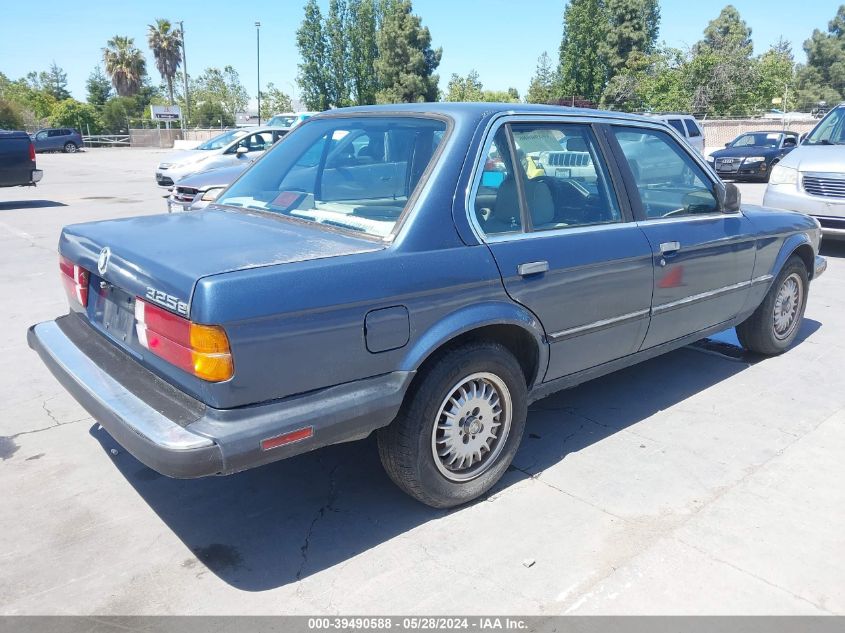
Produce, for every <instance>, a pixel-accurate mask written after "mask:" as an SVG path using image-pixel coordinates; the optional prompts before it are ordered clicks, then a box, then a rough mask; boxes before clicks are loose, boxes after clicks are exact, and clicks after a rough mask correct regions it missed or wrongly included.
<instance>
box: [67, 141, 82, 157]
mask: <svg viewBox="0 0 845 633" xmlns="http://www.w3.org/2000/svg"><path fill="white" fill-rule="evenodd" d="M78 149H79V148H78V147H77V146H76V143H71V142H70V141H68V142H67V143H65V154H75V153H76V150H78Z"/></svg>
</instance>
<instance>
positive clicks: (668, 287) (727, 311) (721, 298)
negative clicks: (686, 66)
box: [609, 125, 756, 348]
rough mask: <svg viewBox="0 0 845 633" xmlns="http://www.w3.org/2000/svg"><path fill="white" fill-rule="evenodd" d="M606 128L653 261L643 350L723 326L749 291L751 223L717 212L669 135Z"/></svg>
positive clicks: (708, 190) (699, 172) (693, 165)
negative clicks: (652, 295)
mask: <svg viewBox="0 0 845 633" xmlns="http://www.w3.org/2000/svg"><path fill="white" fill-rule="evenodd" d="M610 129H611V134H610V135H609V140H610V142H611V143H612V142H613V140H614V139H615V141H616V142H617V143H618V146H617V147H618V149H619V150H620V151H619V154H620V155H621V157H622V158H621V162H622V163H623V164H622V165H621V167H622V168H623V169H626V168H627V169H628V170H629V171H628V174H627V175H628V176H629V177H630V180H629V183H632V185H631V188H632V189H633V191H632V193H631V198H632V205H633V207H634V213H635V215H636V216H637V219H638V224H639V227H640V228H641V229H642V231H643V232H644V233H645V235H646V237H647V238H648V241H649V243H650V246H651V250H652V255H653V257H654V299H653V303H652V318H651V325H650V326H649V330H648V334H647V336H646V339H645V342H644V343H643V348H648V347H653V346H655V345H660V344H661V343H666V342H668V341H671V340H674V339H677V338H680V337H682V336H685V335H687V334H691V333H693V332H697V331H699V330H704V329H706V328H710V327H713V326H716V325H719V324H721V323H725V322H727V321H729V320H730V319H732V318H733V317H735V316H736V315H737V314H739V312H740V311H741V310H742V307H743V306H744V304H745V300H746V298H747V296H748V291H749V287H750V284H751V275H752V272H753V269H754V259H755V253H756V235H755V230H754V227H753V226H752V225H751V222H749V220H747V219H746V218H745V216H744V215H742V213H738V212H734V213H724V212H722V210H721V209H720V206H719V203H718V201H717V199H716V196H715V195H714V185H715V184H716V183H714V182H713V181H712V180H711V179H710V177H709V176H708V175H707V173H706V171H705V170H704V168H703V167H701V165H699V164H698V162H697V161H696V160H694V159H693V157H692V156H691V155H690V152H689V150H688V149H687V148H685V147H682V146H681V144H680V143H678V142H677V141H676V140H675V139H674V138H673V137H672V136H671V135H670V134H667V133H666V132H664V131H661V130H659V129H654V128H648V127H629V126H615V125H614V126H611V127H610Z"/></svg>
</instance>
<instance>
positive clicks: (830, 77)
mask: <svg viewBox="0 0 845 633" xmlns="http://www.w3.org/2000/svg"><path fill="white" fill-rule="evenodd" d="M804 52H805V53H806V54H807V64H806V65H805V66H802V67H800V68H799V69H798V78H797V79H798V86H799V88H800V95H799V97H800V102H801V106H802V107H805V108H809V107H813V106H815V105H816V104H818V102H820V101H825V102H827V103H835V102H837V101H840V100H841V99H842V97H843V96H845V5H841V6H840V7H839V10H838V11H837V12H836V16H835V17H834V18H833V19H832V20H831V21H830V22H829V23H828V25H827V32H826V33H824V32H822V31H820V30H818V29H816V30H814V31H813V34H812V35H811V36H810V38H809V39H808V40H807V41H805V42H804Z"/></svg>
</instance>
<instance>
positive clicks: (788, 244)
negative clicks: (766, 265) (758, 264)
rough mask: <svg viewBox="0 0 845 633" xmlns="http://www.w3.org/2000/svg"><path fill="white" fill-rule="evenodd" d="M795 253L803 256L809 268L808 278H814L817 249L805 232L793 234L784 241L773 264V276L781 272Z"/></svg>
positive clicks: (802, 259)
mask: <svg viewBox="0 0 845 633" xmlns="http://www.w3.org/2000/svg"><path fill="white" fill-rule="evenodd" d="M793 255H798V257H800V258H801V261H802V262H804V266H805V267H806V268H807V278H808V279H812V278H813V273H814V272H815V260H816V251H815V249H814V248H813V244H812V243H811V242H810V238H809V237H808V236H807V235H806V234H805V233H799V234H797V235H792V236H790V237H789V238H787V239H786V240H785V241H784V243H783V246H782V247H781V249H780V253H778V256H777V259H775V264H774V266H772V272H771V274H772V277H773V278H775V277H777V276H778V275H779V274H780V271H781V270H783V267H784V266H785V265H786V262H787V261H788V260H789V258H790V257H792V256H793Z"/></svg>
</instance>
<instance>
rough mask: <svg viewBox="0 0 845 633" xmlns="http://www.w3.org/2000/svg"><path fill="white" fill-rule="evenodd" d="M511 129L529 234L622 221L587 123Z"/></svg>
mask: <svg viewBox="0 0 845 633" xmlns="http://www.w3.org/2000/svg"><path fill="white" fill-rule="evenodd" d="M511 130H512V133H513V140H514V149H515V150H516V153H517V157H518V159H519V160H518V162H519V167H520V169H519V173H520V178H521V182H522V190H523V193H524V195H525V203H526V206H527V210H528V218H529V219H530V221H531V228H532V230H534V231H547V230H551V229H565V228H568V227H576V226H589V225H592V224H607V223H611V222H620V221H621V220H622V213H621V212H620V210H619V206H618V204H617V201H616V197H615V196H614V195H613V194H612V192H611V187H610V183H609V181H610V179H609V177H608V173H607V169H606V167H605V165H604V162H603V161H602V159H601V157H600V155H599V152H598V148H597V147H596V141H595V138H594V137H593V132H592V130H591V129H590V127H589V126H588V125H583V124H565V123H561V124H557V123H555V124H542V125H530V124H522V123H520V124H514V125H513V126H512V127H511Z"/></svg>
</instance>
